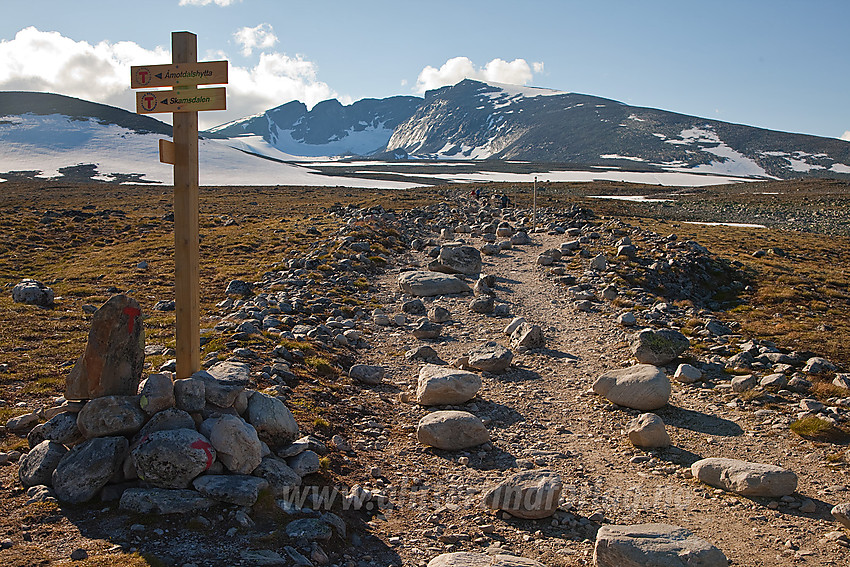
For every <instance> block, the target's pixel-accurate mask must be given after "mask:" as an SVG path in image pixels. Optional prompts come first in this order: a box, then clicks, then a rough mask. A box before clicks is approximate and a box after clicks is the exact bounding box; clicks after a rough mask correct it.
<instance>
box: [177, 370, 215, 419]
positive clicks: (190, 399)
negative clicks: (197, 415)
mask: <svg viewBox="0 0 850 567" xmlns="http://www.w3.org/2000/svg"><path fill="white" fill-rule="evenodd" d="M206 404H207V400H206V387H205V385H204V381H203V379H201V378H195V377H193V378H183V379H182V380H175V381H174V405H175V406H177V408H178V409H181V410H183V411H187V412H189V413H192V412H199V411H202V410H203V409H204V406H206Z"/></svg>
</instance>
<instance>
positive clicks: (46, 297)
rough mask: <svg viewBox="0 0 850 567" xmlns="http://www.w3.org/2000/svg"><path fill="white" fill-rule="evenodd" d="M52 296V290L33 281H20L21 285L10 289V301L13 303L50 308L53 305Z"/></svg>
mask: <svg viewBox="0 0 850 567" xmlns="http://www.w3.org/2000/svg"><path fill="white" fill-rule="evenodd" d="M54 295H55V294H54V292H53V290H52V289H50V288H49V287H47V286H46V285H44V284H43V283H41V282H40V281H37V280H33V279H25V280H21V283H19V284H17V285H16V286H15V287H13V288H12V301H14V302H15V303H26V304H27V305H39V306H41V307H50V306H51V305H53V299H54Z"/></svg>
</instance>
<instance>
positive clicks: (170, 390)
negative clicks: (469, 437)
mask: <svg viewBox="0 0 850 567" xmlns="http://www.w3.org/2000/svg"><path fill="white" fill-rule="evenodd" d="M139 407H141V408H142V410H143V411H144V412H145V413H146V414H148V415H153V414H155V413H156V412H159V411H162V410H164V409H166V408H170V407H174V382H173V380H172V379H171V373H170V372H168V373H165V372H164V373H162V374H151V375H150V376H148V377H147V378H145V379H144V380H143V381H142V383H141V384H139Z"/></svg>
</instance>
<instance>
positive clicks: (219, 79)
mask: <svg viewBox="0 0 850 567" xmlns="http://www.w3.org/2000/svg"><path fill="white" fill-rule="evenodd" d="M226 84H227V61H198V62H197V63H172V64H170V65H136V66H133V67H130V88H131V89H152V88H156V87H193V86H196V85H226Z"/></svg>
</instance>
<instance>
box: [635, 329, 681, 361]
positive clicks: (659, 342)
mask: <svg viewBox="0 0 850 567" xmlns="http://www.w3.org/2000/svg"><path fill="white" fill-rule="evenodd" d="M690 345H691V343H690V341H689V340H688V338H687V337H686V336H685V335H683V334H682V333H680V332H679V331H674V330H672V329H661V330H658V331H653V330H652V329H644V330H643V331H641V332H640V333H638V334H637V336H636V337H635V338H634V340H633V341H632V344H631V350H632V354H634V356H635V358H637V360H638V362H640V363H643V364H652V365H653V366H664V365H665V364H669V363H670V362H673V361H674V360H675V359H676V358H678V357H679V356H680V355H681V354H682V353H683V352H685V351H686V350H687V349H688V347H689V346H690Z"/></svg>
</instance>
